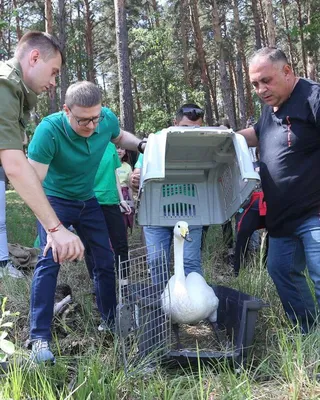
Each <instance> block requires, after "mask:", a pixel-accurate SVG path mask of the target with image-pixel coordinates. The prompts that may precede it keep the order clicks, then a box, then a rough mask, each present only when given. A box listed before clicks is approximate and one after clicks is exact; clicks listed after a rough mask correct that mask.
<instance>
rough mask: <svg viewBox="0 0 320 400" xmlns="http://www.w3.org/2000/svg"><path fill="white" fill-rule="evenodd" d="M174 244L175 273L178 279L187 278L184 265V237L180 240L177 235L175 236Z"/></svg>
mask: <svg viewBox="0 0 320 400" xmlns="http://www.w3.org/2000/svg"><path fill="white" fill-rule="evenodd" d="M173 244H174V247H173V248H174V274H175V277H176V280H185V275H184V266H183V246H184V239H182V240H179V239H177V238H176V237H175V236H174V238H173Z"/></svg>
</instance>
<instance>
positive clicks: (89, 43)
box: [84, 0, 96, 83]
mask: <svg viewBox="0 0 320 400" xmlns="http://www.w3.org/2000/svg"><path fill="white" fill-rule="evenodd" d="M84 8H85V21H86V27H85V36H86V53H87V60H88V65H87V80H88V81H90V82H93V83H95V80H96V79H95V78H96V74H95V70H94V64H93V60H94V52H93V15H92V11H91V9H90V1H89V0H84Z"/></svg>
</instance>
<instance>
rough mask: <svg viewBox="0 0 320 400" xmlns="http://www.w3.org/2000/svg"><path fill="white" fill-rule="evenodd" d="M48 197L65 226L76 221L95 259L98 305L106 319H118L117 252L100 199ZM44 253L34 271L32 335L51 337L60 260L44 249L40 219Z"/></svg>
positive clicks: (34, 337)
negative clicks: (110, 238) (115, 264)
mask: <svg viewBox="0 0 320 400" xmlns="http://www.w3.org/2000/svg"><path fill="white" fill-rule="evenodd" d="M48 200H49V202H50V204H51V206H52V208H53V209H54V210H55V212H56V214H57V216H58V218H59V219H60V221H61V222H62V223H63V225H64V226H65V227H68V226H70V225H73V226H74V228H75V229H76V231H77V233H78V235H79V237H80V239H81V240H82V241H83V243H84V245H85V247H86V248H87V249H88V250H89V252H90V254H91V255H92V260H93V277H94V285H95V292H96V299H97V305H98V309H99V311H100V313H101V316H102V319H104V320H110V322H112V321H113V320H114V312H115V308H116V291H115V271H114V256H113V252H112V250H111V249H110V244H109V234H108V228H107V226H106V222H105V219H104V216H103V213H102V210H101V207H100V205H99V203H98V202H97V199H96V198H95V197H94V198H92V199H90V200H87V201H77V200H65V199H62V198H59V197H53V196H48ZM38 234H39V237H40V247H41V254H40V256H39V261H38V263H37V265H36V269H35V271H34V275H33V280H32V287H31V310H30V312H31V316H30V338H31V339H32V340H35V339H44V340H51V332H50V326H51V321H52V317H53V306H54V296H55V290H56V284H57V277H58V272H59V268H60V264H59V263H56V262H55V261H54V260H53V257H52V251H51V249H50V250H49V251H48V252H47V255H46V256H45V257H44V256H43V254H42V252H43V249H44V247H45V244H46V242H47V234H46V232H45V230H44V228H43V227H42V225H41V224H40V223H38Z"/></svg>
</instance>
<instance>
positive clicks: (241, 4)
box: [0, 0, 320, 136]
mask: <svg viewBox="0 0 320 400" xmlns="http://www.w3.org/2000/svg"><path fill="white" fill-rule="evenodd" d="M30 29H36V30H41V31H44V30H46V31H47V32H49V33H53V34H54V35H55V36H56V37H57V38H58V39H59V41H60V43H61V46H62V48H63V51H64V53H65V56H66V60H67V61H66V65H65V66H64V67H63V68H62V71H61V75H60V77H59V79H58V82H57V87H56V88H55V89H53V90H52V91H51V92H50V93H49V94H45V95H43V96H42V97H41V98H40V101H39V103H38V106H37V109H36V113H35V114H34V115H33V117H34V118H33V124H34V123H37V122H38V121H39V120H40V119H41V118H42V117H43V116H45V115H47V114H50V113H52V112H55V111H58V110H60V109H61V107H62V105H63V103H64V97H65V92H66V89H67V87H68V85H69V84H71V83H73V82H75V81H77V80H83V79H86V80H89V81H92V82H95V83H97V84H99V86H100V87H101V91H102V93H103V104H104V105H106V106H108V107H110V108H111V109H112V110H113V111H114V112H115V113H116V114H117V115H118V116H119V118H120V120H121V125H122V127H123V128H124V129H127V130H129V131H131V132H133V133H135V134H137V135H139V136H144V135H146V134H148V133H151V132H155V131H157V130H159V129H162V128H165V127H167V126H169V125H171V123H172V118H173V116H174V113H175V111H176V109H177V108H178V107H179V106H180V105H181V104H182V103H186V102H188V101H192V102H196V103H198V104H199V105H200V106H202V107H204V108H205V110H206V124H207V125H214V124H217V123H221V122H223V121H224V119H225V118H227V119H228V120H229V122H230V125H231V127H232V128H233V129H240V128H243V127H245V125H246V121H247V120H248V118H250V117H253V118H255V119H257V118H258V116H259V114H260V111H261V104H260V102H259V99H258V98H257V96H256V95H255V94H254V93H253V90H252V87H251V84H250V81H249V75H248V59H249V57H250V55H251V54H252V53H253V52H254V51H255V50H256V49H259V48H261V47H264V46H277V47H280V48H281V49H283V50H284V51H285V53H286V54H287V56H288V59H289V62H290V63H291V65H292V67H293V69H294V71H295V73H296V74H297V75H300V76H303V77H306V78H309V79H313V80H316V81H317V80H318V79H319V73H320V71H319V68H318V64H319V58H320V53H319V49H320V2H319V1H317V0H273V1H272V0H174V1H172V0H168V1H157V0H129V1H126V0H114V1H112V0H71V1H65V0H54V1H51V0H45V1H40V0H39V1H37V0H29V1H28V0H0V58H1V59H2V60H6V59H9V58H11V57H12V56H13V52H14V48H15V45H16V43H17V41H18V40H19V38H20V37H21V36H22V34H23V33H24V32H26V31H27V30H30ZM33 129H34V126H33V125H32V124H31V125H30V126H29V127H28V130H29V133H30V134H32V132H33Z"/></svg>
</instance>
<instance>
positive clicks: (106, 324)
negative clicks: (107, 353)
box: [98, 320, 116, 335]
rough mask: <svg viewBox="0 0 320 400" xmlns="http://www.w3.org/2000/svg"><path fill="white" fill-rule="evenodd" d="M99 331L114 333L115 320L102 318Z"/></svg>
mask: <svg viewBox="0 0 320 400" xmlns="http://www.w3.org/2000/svg"><path fill="white" fill-rule="evenodd" d="M98 331H99V332H104V333H112V334H113V335H114V334H115V332H116V326H115V323H114V321H107V320H102V321H101V324H100V325H99V326H98Z"/></svg>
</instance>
